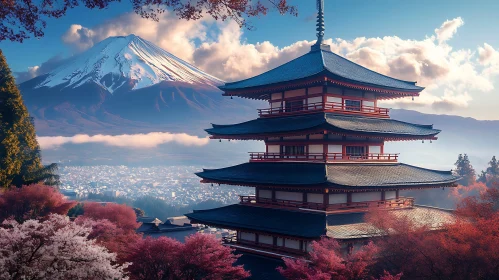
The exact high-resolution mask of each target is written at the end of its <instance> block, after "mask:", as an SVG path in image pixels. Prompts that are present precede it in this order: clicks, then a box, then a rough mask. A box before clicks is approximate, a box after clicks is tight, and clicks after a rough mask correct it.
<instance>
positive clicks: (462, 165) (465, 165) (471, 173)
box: [454, 154, 476, 186]
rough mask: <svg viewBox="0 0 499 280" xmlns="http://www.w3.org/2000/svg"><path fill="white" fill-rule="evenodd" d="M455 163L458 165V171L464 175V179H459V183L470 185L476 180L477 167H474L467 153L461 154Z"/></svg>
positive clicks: (460, 174)
mask: <svg viewBox="0 0 499 280" xmlns="http://www.w3.org/2000/svg"><path fill="white" fill-rule="evenodd" d="M454 165H455V166H456V170H455V171H456V173H457V174H458V175H459V176H461V177H462V179H461V180H459V184H461V185H463V186H469V185H471V184H473V183H474V182H475V180H476V173H475V169H473V166H472V165H471V163H470V160H469V158H468V155H467V154H464V155H463V154H459V156H458V158H457V161H456V163H454Z"/></svg>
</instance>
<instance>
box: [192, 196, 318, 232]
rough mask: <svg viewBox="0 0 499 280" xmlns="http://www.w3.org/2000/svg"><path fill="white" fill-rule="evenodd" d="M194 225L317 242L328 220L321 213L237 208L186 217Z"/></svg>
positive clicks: (232, 206) (238, 206)
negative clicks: (267, 233)
mask: <svg viewBox="0 0 499 280" xmlns="http://www.w3.org/2000/svg"><path fill="white" fill-rule="evenodd" d="M186 216H187V217H188V218H189V219H191V222H197V223H201V224H207V225H215V226H218V227H222V228H223V227H225V228H232V229H247V230H251V231H255V230H256V231H263V232H270V233H274V234H280V235H287V236H295V237H303V238H318V237H320V236H322V235H325V234H326V216H325V215H324V214H320V213H313V212H303V211H290V210H284V209H275V208H263V207H254V206H247V205H241V204H234V205H229V206H224V207H220V208H215V209H209V210H198V211H196V210H195V211H194V212H193V213H189V214H186Z"/></svg>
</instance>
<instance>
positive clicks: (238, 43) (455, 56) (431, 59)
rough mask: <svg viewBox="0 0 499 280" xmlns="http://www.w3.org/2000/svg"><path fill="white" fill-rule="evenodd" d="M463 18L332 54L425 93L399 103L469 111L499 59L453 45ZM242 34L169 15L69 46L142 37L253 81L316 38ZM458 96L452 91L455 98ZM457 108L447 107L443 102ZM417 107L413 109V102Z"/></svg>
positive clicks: (343, 43)
mask: <svg viewBox="0 0 499 280" xmlns="http://www.w3.org/2000/svg"><path fill="white" fill-rule="evenodd" d="M463 24H464V21H463V19H462V18H460V17H457V18H454V19H452V20H447V21H445V22H444V23H443V24H442V25H441V26H440V27H439V28H436V29H435V30H434V32H435V34H434V35H431V36H429V37H426V38H423V39H420V40H415V39H402V38H400V37H397V36H385V37H382V38H365V37H359V38H355V39H353V40H343V39H340V38H337V39H328V40H326V43H329V44H330V45H331V48H332V50H333V51H334V52H336V53H338V54H339V55H342V56H344V57H346V58H348V59H350V60H352V61H354V62H356V63H358V64H361V65H363V66H365V67H367V68H370V69H372V70H374V71H377V72H380V73H382V74H385V75H389V76H392V77H395V78H399V79H403V80H409V81H417V82H418V85H421V86H425V87H426V90H425V91H424V92H423V94H422V95H421V97H420V98H417V101H416V102H411V103H407V102H406V101H404V100H402V101H400V100H396V101H392V102H388V103H390V104H392V105H394V106H398V105H401V104H402V105H403V106H420V107H426V108H428V109H433V110H435V109H436V108H439V109H443V108H453V109H457V108H460V107H461V108H463V107H466V106H468V104H469V102H470V101H471V100H472V96H474V95H475V94H479V93H480V92H490V91H492V90H493V89H494V84H493V81H492V79H491V76H492V75H495V74H499V54H498V52H497V51H495V50H494V49H493V48H492V47H491V46H490V45H488V44H484V46H483V47H480V48H478V58H477V52H476V51H474V50H469V49H458V50H454V49H453V47H452V46H450V45H449V40H450V39H451V38H452V37H453V36H455V34H457V32H458V30H459V27H461V26H463ZM243 31H244V30H243V29H240V28H239V26H238V25H237V24H236V23H234V22H224V23H219V22H216V23H215V22H213V21H210V20H200V21H185V20H178V19H176V17H175V16H174V15H173V14H171V13H166V14H164V15H163V16H162V18H161V19H160V21H159V22H153V21H150V20H146V19H142V18H141V17H140V16H137V15H135V14H133V13H130V14H124V15H121V16H119V17H117V18H114V19H111V20H109V21H108V22H106V23H104V24H101V25H98V26H95V27H93V28H91V29H88V28H85V27H83V26H80V25H73V26H72V27H71V28H70V29H69V30H68V31H67V32H66V34H65V35H64V36H63V40H64V42H66V43H68V44H69V45H71V46H74V47H75V49H77V50H82V49H85V48H88V47H90V46H91V45H93V44H95V43H97V42H99V41H100V40H102V39H104V38H107V37H108V36H117V35H128V34H131V33H133V34H136V35H139V36H141V37H143V38H145V39H147V40H149V41H152V42H153V43H155V44H157V45H159V46H160V47H162V48H164V49H166V50H167V51H170V52H171V53H173V54H175V55H176V56H178V57H180V58H182V59H184V60H187V61H189V62H191V63H193V64H195V65H196V66H197V67H199V68H201V69H202V70H204V71H206V72H208V73H210V74H212V75H215V76H217V77H219V78H221V79H223V80H226V81H232V80H239V79H244V78H248V77H251V76H255V75H257V74H260V73H262V72H265V71H267V70H270V69H272V68H274V67H277V66H279V65H281V64H282V63H285V62H287V61H289V60H291V59H293V58H296V57H298V56H300V55H302V54H305V53H306V52H308V51H309V49H310V46H311V45H312V44H314V43H315V42H314V41H299V42H296V43H293V44H291V45H289V46H286V47H278V46H276V45H274V44H272V43H271V42H269V41H264V42H259V43H254V44H252V43H248V42H246V41H245V38H244V34H243ZM450 93H452V94H450ZM442 102H445V104H451V103H452V106H441V105H442V104H443V103H442ZM409 104H412V105H409Z"/></svg>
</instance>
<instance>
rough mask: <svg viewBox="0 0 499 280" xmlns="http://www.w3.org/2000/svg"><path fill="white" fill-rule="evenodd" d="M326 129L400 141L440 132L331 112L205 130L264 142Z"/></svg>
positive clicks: (258, 120) (406, 124)
mask: <svg viewBox="0 0 499 280" xmlns="http://www.w3.org/2000/svg"><path fill="white" fill-rule="evenodd" d="M325 130H326V131H328V132H331V133H336V134H341V135H357V136H362V137H368V136H374V137H380V138H394V139H402V140H403V139H408V140H411V139H428V138H430V139H431V138H434V137H435V135H437V134H438V133H440V130H438V129H434V128H433V125H421V124H412V123H407V122H402V121H397V120H392V119H383V118H372V117H366V116H356V115H339V114H334V113H316V114H306V115H299V116H286V117H275V118H258V119H255V120H251V121H248V122H243V123H239V124H232V125H216V124H213V128H210V129H206V131H207V132H208V133H209V134H210V135H212V136H213V137H214V138H223V139H264V138H265V137H275V136H282V135H304V134H306V133H311V132H312V133H313V132H323V131H325Z"/></svg>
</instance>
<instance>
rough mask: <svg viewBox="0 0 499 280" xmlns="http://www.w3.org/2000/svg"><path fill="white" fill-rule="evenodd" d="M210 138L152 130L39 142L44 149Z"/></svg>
mask: <svg viewBox="0 0 499 280" xmlns="http://www.w3.org/2000/svg"><path fill="white" fill-rule="evenodd" d="M208 142H209V138H208V137H205V138H200V137H197V136H192V135H189V134H185V133H169V132H151V133H147V134H123V135H102V134H98V135H93V136H90V135H86V134H77V135H75V136H71V137H64V136H42V137H38V143H39V144H40V148H42V149H56V148H57V147H60V146H62V145H64V144H88V143H100V144H104V145H108V146H114V147H123V148H142V149H146V148H155V147H157V146H159V145H161V144H166V143H176V144H179V145H183V146H204V145H207V144H208Z"/></svg>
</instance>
